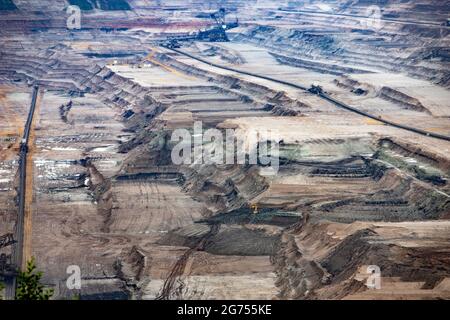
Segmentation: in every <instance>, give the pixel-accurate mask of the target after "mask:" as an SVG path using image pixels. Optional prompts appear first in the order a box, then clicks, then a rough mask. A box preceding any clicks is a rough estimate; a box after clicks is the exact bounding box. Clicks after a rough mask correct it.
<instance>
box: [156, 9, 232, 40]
mask: <svg viewBox="0 0 450 320" xmlns="http://www.w3.org/2000/svg"><path fill="white" fill-rule="evenodd" d="M225 17H226V11H225V9H224V8H221V9H219V10H218V11H216V12H213V13H211V14H210V18H211V19H212V20H214V24H213V25H212V26H211V27H209V28H206V29H205V30H199V31H198V32H195V33H193V34H189V35H180V36H170V37H168V38H167V40H164V41H163V42H162V43H161V44H160V45H161V46H163V47H167V48H172V49H173V48H180V47H181V45H180V42H182V41H205V42H228V41H230V40H229V39H228V36H227V33H226V31H227V30H231V29H234V28H237V27H238V26H239V20H238V19H236V21H234V22H229V23H227V22H226V19H225Z"/></svg>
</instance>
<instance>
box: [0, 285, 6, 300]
mask: <svg viewBox="0 0 450 320" xmlns="http://www.w3.org/2000/svg"><path fill="white" fill-rule="evenodd" d="M3 289H5V285H4V284H3V283H2V282H0V300H3V296H2V291H3Z"/></svg>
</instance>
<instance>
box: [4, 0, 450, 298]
mask: <svg viewBox="0 0 450 320" xmlns="http://www.w3.org/2000/svg"><path fill="white" fill-rule="evenodd" d="M70 4H72V5H78V6H79V7H80V8H81V10H82V11H81V29H68V28H67V24H66V21H67V19H68V17H69V14H67V13H66V8H67V7H68V5H70ZM371 5H377V6H378V7H377V8H379V9H380V10H381V11H380V12H381V19H379V20H376V21H375V22H376V23H375V24H374V21H373V19H372V18H371V17H369V18H368V17H367V12H368V11H367V9H368V8H369V7H370V6H371ZM220 8H224V9H225V10H226V12H227V13H228V14H227V16H226V19H227V20H228V21H234V20H235V19H236V18H237V19H238V21H239V26H238V27H237V28H233V29H230V30H229V31H227V35H228V37H229V40H230V41H229V42H208V41H197V40H190V41H179V46H180V47H179V48H171V47H168V46H162V45H161V43H162V42H161V41H164V39H167V37H173V36H186V35H189V34H191V35H192V34H194V33H195V32H197V31H198V30H204V29H208V28H210V27H211V25H214V21H213V20H212V19H210V18H209V13H210V12H215V11H217V10H219V9H220ZM449 14H450V4H449V3H448V2H447V1H440V0H420V1H412V0H386V1H363V0H352V1H350V0H348V1H347V0H335V1H315V0H309V1H260V0H259V1H255V0H245V1H244V0H229V1H203V0H190V1H181V0H179V1H178V0H167V1H165V0H120V1H119V0H117V1H90V0H77V1H65V0H57V1H56V0H53V1H27V0H8V1H0V236H1V235H3V234H7V233H15V232H17V230H16V229H17V228H16V227H15V226H16V224H17V216H18V201H17V198H18V190H19V189H18V183H19V174H18V168H19V163H18V159H19V149H20V142H21V138H22V133H23V130H24V125H25V121H26V119H27V115H28V111H29V108H30V100H31V93H32V90H33V85H39V96H38V99H37V105H36V111H35V118H34V121H33V129H32V132H31V136H30V142H29V151H28V154H29V159H30V161H31V162H30V165H29V166H28V167H29V169H28V170H27V175H28V179H27V187H28V191H27V196H26V201H27V202H26V210H27V211H26V212H27V214H26V215H25V224H24V230H23V232H24V243H23V248H22V249H23V255H24V258H25V259H29V258H31V257H32V256H33V257H35V258H36V263H37V266H38V268H39V270H41V271H43V273H44V279H43V281H44V283H45V284H46V285H47V286H50V287H53V288H54V289H55V298H56V299H70V298H72V297H74V296H77V295H79V296H80V297H81V298H82V299H448V298H450V220H449V218H450V185H449V180H448V179H449V176H450V152H449V150H450V141H449V140H446V139H439V138H436V137H432V136H430V135H428V136H427V135H424V134H419V133H415V132H411V131H408V130H405V129H401V128H398V127H394V126H391V125H387V124H386V123H384V122H383V121H381V120H387V121H391V122H394V123H398V124H401V125H404V126H409V127H414V128H417V129H419V130H423V131H426V132H430V133H434V134H438V135H441V136H446V137H449V136H450V27H449V26H447V18H449ZM174 49H175V50H174ZM192 57H198V58H199V59H200V60H198V59H194V58H192ZM202 60H204V61H202ZM205 61H206V62H210V63H212V64H213V65H212V64H208V63H205ZM219 66H223V67H225V68H222V67H219ZM238 71H242V72H238ZM252 73H253V74H257V75H263V76H266V77H270V78H275V79H279V80H282V81H285V82H289V83H295V84H298V85H300V86H304V87H306V88H309V87H310V86H311V85H314V86H318V87H320V88H322V89H323V90H324V92H326V93H327V94H328V95H329V96H331V97H333V98H334V99H337V100H339V101H341V102H343V103H345V104H348V105H350V106H352V107H354V108H356V109H358V110H360V111H362V112H366V113H370V114H371V115H373V116H374V118H368V117H366V116H363V115H361V114H358V113H355V112H351V111H349V110H346V109H344V108H341V107H339V106H337V105H335V104H334V103H332V102H330V101H327V100H325V99H322V98H321V97H320V96H319V95H316V94H314V93H311V92H308V91H305V90H302V89H299V88H296V87H293V86H291V85H288V84H283V83H280V82H276V81H272V80H269V79H267V78H266V79H264V78H262V77H257V76H253V75H251V74H252ZM376 119H379V120H376ZM198 121H201V122H202V125H203V129H204V130H206V129H210V128H216V129H219V130H221V131H222V132H225V131H226V130H227V129H234V130H235V132H236V134H237V135H238V136H239V137H240V138H242V139H243V140H244V141H246V143H247V145H250V147H251V148H258V147H259V144H260V143H261V142H262V141H256V143H255V141H253V140H246V139H247V137H248V136H249V132H251V131H263V130H268V129H270V130H272V131H274V132H277V137H278V139H277V141H276V143H277V144H279V148H280V152H279V159H280V163H279V170H278V171H277V174H275V175H265V174H264V173H263V172H262V171H263V169H264V168H263V166H262V165H261V164H238V163H236V164H224V165H217V164H211V163H210V164H207V163H206V164H194V165H190V164H180V165H177V164H174V163H173V161H172V160H171V153H172V149H173V148H174V146H175V143H174V142H173V141H171V136H172V133H173V132H174V131H175V130H176V129H183V128H184V129H188V130H189V131H192V130H193V127H194V123H195V122H198ZM30 143H31V145H30ZM1 250H2V251H1V253H5V254H11V250H18V248H14V246H11V247H7V248H1ZM71 265H78V266H79V267H80V269H81V272H82V289H81V290H70V289H68V288H67V286H66V280H67V278H68V276H69V274H68V273H67V272H66V271H67V267H68V266H71ZM368 266H377V267H379V269H380V272H381V286H379V287H378V288H375V289H373V288H370V287H368V286H367V283H368V278H370V277H372V276H373V274H371V273H370V271H368V270H371V269H370V268H368ZM369 280H370V279H369Z"/></svg>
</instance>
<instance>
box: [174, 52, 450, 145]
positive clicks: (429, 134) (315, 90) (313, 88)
mask: <svg viewBox="0 0 450 320" xmlns="http://www.w3.org/2000/svg"><path fill="white" fill-rule="evenodd" d="M166 48H167V49H169V50H172V51H174V52H176V53H179V54H181V55H184V56H186V57H189V58H191V59H194V60H197V61H200V62H202V63H205V64H208V65H210V66H212V67H216V68H220V69H223V70H228V71H232V72H237V73H240V74H244V75H248V76H252V77H255V78H260V79H264V80H269V81H272V82H276V83H279V84H283V85H286V86H289V87H293V88H296V89H300V90H303V91H306V92H309V93H310V94H314V95H317V96H318V97H320V98H322V99H324V100H327V101H328V102H331V103H332V104H333V105H335V106H337V107H339V108H342V109H345V110H348V111H351V112H353V113H356V114H359V115H361V116H363V117H367V118H370V119H373V120H376V121H379V122H381V123H384V124H386V125H389V126H392V127H395V128H398V129H403V130H407V131H410V132H414V133H417V134H421V135H424V136H427V137H432V138H436V139H440V140H446V141H450V136H446V135H442V134H438V133H434V132H430V131H425V130H422V129H419V128H415V127H411V126H407V125H403V124H400V123H396V122H393V121H390V120H386V119H383V118H382V117H381V116H376V115H373V114H371V113H368V112H365V111H362V110H359V109H358V108H355V107H352V106H349V105H348V104H346V103H344V102H341V101H339V100H336V99H334V98H333V97H331V96H330V95H329V94H327V93H326V92H325V91H324V90H323V88H322V87H320V86H317V85H311V86H310V87H309V88H308V87H305V86H302V85H299V84H296V83H293V82H289V81H284V80H280V79H276V78H272V77H269V76H265V75H261V74H257V73H254V72H249V71H244V70H239V69H235V68H232V67H228V66H223V65H220V64H217V63H213V62H210V61H208V60H205V59H202V58H200V57H197V56H195V55H192V54H190V53H187V52H184V51H181V50H178V49H177V48H173V47H166Z"/></svg>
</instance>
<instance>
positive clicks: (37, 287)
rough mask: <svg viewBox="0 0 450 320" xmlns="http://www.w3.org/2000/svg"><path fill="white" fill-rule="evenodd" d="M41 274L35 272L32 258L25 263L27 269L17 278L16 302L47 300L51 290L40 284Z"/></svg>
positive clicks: (51, 293)
mask: <svg viewBox="0 0 450 320" xmlns="http://www.w3.org/2000/svg"><path fill="white" fill-rule="evenodd" d="M41 278H42V272H40V271H37V270H36V263H35V260H34V257H33V258H31V260H29V261H27V269H26V270H25V271H24V272H22V271H20V272H19V276H18V277H17V290H16V300H49V299H50V298H51V297H52V295H53V289H48V288H44V285H43V284H41V282H40V281H41Z"/></svg>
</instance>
